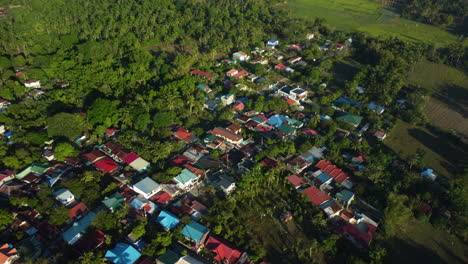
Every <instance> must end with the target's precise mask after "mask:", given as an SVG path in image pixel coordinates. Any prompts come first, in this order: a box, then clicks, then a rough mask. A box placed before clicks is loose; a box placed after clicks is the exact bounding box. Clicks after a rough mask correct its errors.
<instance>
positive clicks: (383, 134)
mask: <svg viewBox="0 0 468 264" xmlns="http://www.w3.org/2000/svg"><path fill="white" fill-rule="evenodd" d="M374 136H376V137H384V136H385V132H383V131H377V132H375V133H374Z"/></svg>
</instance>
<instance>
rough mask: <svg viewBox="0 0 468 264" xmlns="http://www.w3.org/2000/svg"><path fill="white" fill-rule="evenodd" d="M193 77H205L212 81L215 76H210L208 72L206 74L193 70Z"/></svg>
mask: <svg viewBox="0 0 468 264" xmlns="http://www.w3.org/2000/svg"><path fill="white" fill-rule="evenodd" d="M190 74H191V75H199V76H203V77H206V78H208V79H212V78H213V77H214V76H213V75H212V74H209V73H207V72H204V71H200V70H193V71H191V72H190Z"/></svg>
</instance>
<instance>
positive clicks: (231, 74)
mask: <svg viewBox="0 0 468 264" xmlns="http://www.w3.org/2000/svg"><path fill="white" fill-rule="evenodd" d="M237 73H239V70H237V69H231V70H229V71H227V72H226V75H227V76H229V77H233V76H234V75H236V74H237Z"/></svg>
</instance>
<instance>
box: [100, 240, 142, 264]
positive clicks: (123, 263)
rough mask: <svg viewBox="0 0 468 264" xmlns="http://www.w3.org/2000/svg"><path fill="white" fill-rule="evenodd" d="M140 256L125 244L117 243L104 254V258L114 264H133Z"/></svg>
mask: <svg viewBox="0 0 468 264" xmlns="http://www.w3.org/2000/svg"><path fill="white" fill-rule="evenodd" d="M140 256H141V253H140V252H138V250H136V249H135V248H134V247H132V246H130V245H128V244H125V243H117V245H116V246H115V248H113V249H110V250H108V251H107V252H106V255H105V258H106V259H108V260H109V261H110V262H112V263H114V264H133V263H135V262H136V261H137V260H138V259H139V258H140Z"/></svg>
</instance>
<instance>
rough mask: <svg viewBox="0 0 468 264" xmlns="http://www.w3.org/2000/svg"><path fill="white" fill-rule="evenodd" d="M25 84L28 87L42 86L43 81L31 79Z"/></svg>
mask: <svg viewBox="0 0 468 264" xmlns="http://www.w3.org/2000/svg"><path fill="white" fill-rule="evenodd" d="M24 86H25V87H27V88H41V81H39V80H35V79H34V80H30V81H27V82H25V83H24Z"/></svg>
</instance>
